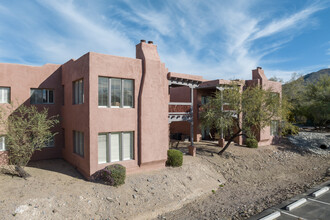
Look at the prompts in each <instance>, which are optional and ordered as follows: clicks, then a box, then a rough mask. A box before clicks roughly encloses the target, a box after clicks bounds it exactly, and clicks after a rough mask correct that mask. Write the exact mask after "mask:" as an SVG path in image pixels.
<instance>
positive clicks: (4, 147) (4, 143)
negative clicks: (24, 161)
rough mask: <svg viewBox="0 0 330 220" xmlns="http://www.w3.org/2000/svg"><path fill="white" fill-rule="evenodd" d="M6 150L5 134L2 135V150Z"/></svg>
mask: <svg viewBox="0 0 330 220" xmlns="http://www.w3.org/2000/svg"><path fill="white" fill-rule="evenodd" d="M5 150H6V142H5V136H1V137H0V151H5Z"/></svg>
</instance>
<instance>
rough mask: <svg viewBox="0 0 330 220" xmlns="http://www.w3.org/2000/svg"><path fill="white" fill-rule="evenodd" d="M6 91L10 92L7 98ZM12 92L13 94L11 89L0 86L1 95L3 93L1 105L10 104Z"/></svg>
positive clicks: (0, 100)
mask: <svg viewBox="0 0 330 220" xmlns="http://www.w3.org/2000/svg"><path fill="white" fill-rule="evenodd" d="M5 90H7V91H8V94H7V97H5V96H4V93H5ZM10 92H11V91H10V87H5V86H0V93H1V96H0V97H1V99H0V104H6V103H10V97H11V94H10ZM5 99H6V100H5Z"/></svg>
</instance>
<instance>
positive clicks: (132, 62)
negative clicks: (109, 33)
mask: <svg viewBox="0 0 330 220" xmlns="http://www.w3.org/2000/svg"><path fill="white" fill-rule="evenodd" d="M141 75H142V61H141V60H139V59H132V58H125V57H117V56H110V55H104V54H98V53H90V76H89V77H90V91H89V93H90V103H89V108H90V116H89V117H90V165H91V167H90V174H93V173H94V172H95V171H97V170H99V169H102V168H104V167H105V166H107V165H109V164H111V163H105V164H98V134H99V133H108V132H122V131H133V132H134V160H129V161H121V162H116V163H120V164H123V165H124V166H125V167H126V168H127V171H128V172H130V171H131V170H134V169H136V168H137V167H138V144H137V135H138V129H137V122H138V111H137V109H138V96H137V94H138V93H139V88H140V80H141ZM99 76H103V77H114V78H123V79H133V80H134V107H133V108H104V107H98V77H99Z"/></svg>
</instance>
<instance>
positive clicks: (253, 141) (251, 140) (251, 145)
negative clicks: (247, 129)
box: [246, 138, 258, 148]
mask: <svg viewBox="0 0 330 220" xmlns="http://www.w3.org/2000/svg"><path fill="white" fill-rule="evenodd" d="M246 146H247V147H249V148H258V141H257V140H256V139H255V138H247V139H246Z"/></svg>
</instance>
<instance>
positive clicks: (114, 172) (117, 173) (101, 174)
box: [90, 164, 126, 186]
mask: <svg viewBox="0 0 330 220" xmlns="http://www.w3.org/2000/svg"><path fill="white" fill-rule="evenodd" d="M125 178H126V168H125V167H124V166H122V165H120V164H113V165H109V166H107V167H105V168H103V169H102V170H99V171H97V172H95V173H94V174H93V175H92V176H91V178H90V180H91V181H94V182H102V183H104V184H107V185H110V186H119V185H122V184H124V183H125Z"/></svg>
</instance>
